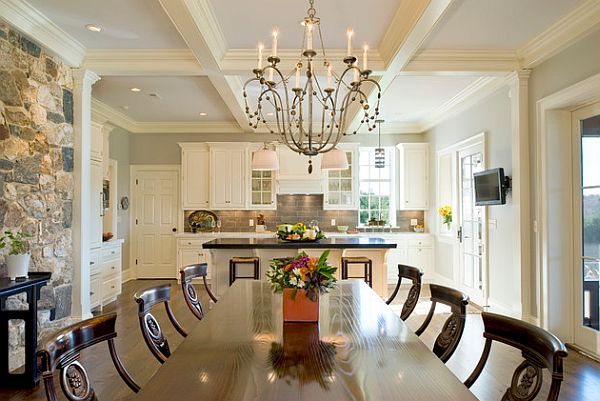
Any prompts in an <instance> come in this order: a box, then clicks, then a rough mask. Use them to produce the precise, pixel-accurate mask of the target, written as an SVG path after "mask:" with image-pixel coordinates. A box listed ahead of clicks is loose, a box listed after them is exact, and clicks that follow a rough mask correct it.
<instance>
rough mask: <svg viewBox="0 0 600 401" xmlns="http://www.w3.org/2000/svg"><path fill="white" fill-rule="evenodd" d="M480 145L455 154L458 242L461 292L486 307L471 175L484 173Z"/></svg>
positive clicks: (481, 214) (482, 234) (479, 210)
mask: <svg viewBox="0 0 600 401" xmlns="http://www.w3.org/2000/svg"><path fill="white" fill-rule="evenodd" d="M483 151H484V149H483V143H478V144H475V145H473V146H469V147H468V148H464V149H461V150H459V152H458V173H459V196H458V206H459V207H458V209H459V210H458V222H459V228H458V239H459V279H460V284H461V289H462V291H463V292H465V293H466V294H467V295H469V297H470V298H471V299H472V300H473V302H475V303H476V304H478V305H481V306H486V304H487V299H486V294H487V259H486V257H485V251H486V249H485V248H486V247H485V244H486V230H485V227H486V218H485V207H482V206H475V189H474V179H473V174H474V173H476V172H479V171H482V170H484V159H483Z"/></svg>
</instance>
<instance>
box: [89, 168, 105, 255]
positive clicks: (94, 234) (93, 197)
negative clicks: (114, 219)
mask: <svg viewBox="0 0 600 401" xmlns="http://www.w3.org/2000/svg"><path fill="white" fill-rule="evenodd" d="M103 174H104V172H103V166H102V162H101V161H98V160H92V161H91V164H90V192H91V193H90V246H91V249H97V248H100V247H101V246H102V216H103V214H104V205H103V196H104V194H103V191H102V179H103Z"/></svg>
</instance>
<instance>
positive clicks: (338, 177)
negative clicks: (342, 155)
mask: <svg viewBox="0 0 600 401" xmlns="http://www.w3.org/2000/svg"><path fill="white" fill-rule="evenodd" d="M338 148H339V149H341V150H343V151H345V152H346V157H347V159H348V168H347V169H346V170H330V171H324V172H323V176H324V179H323V181H324V184H323V190H324V194H323V195H324V196H323V209H324V210H356V209H357V208H358V144H339V145H338Z"/></svg>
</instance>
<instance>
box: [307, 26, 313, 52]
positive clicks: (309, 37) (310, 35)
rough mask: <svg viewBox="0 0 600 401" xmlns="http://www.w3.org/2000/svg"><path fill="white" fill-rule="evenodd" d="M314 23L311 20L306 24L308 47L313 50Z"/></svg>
mask: <svg viewBox="0 0 600 401" xmlns="http://www.w3.org/2000/svg"><path fill="white" fill-rule="evenodd" d="M312 31H313V24H311V23H310V22H309V23H307V24H306V49H307V50H312V48H313V32H312Z"/></svg>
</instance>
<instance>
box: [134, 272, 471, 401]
mask: <svg viewBox="0 0 600 401" xmlns="http://www.w3.org/2000/svg"><path fill="white" fill-rule="evenodd" d="M282 304H283V300H282V295H281V294H276V293H273V291H272V289H271V286H270V284H269V283H268V282H267V281H264V280H262V281H261V280H236V282H235V283H233V285H232V286H231V287H230V288H229V289H228V290H227V291H226V292H225V294H224V295H223V297H222V298H221V299H220V300H219V301H218V302H217V303H216V304H215V305H214V306H213V308H212V309H211V310H210V311H209V312H208V313H207V315H206V317H205V318H204V319H202V320H201V321H198V323H197V324H196V325H195V326H194V327H193V328H191V330H190V333H189V335H188V336H187V337H186V338H185V339H184V340H183V342H182V343H181V344H180V345H179V347H178V348H177V349H176V350H175V351H174V352H173V353H172V355H171V356H170V357H169V359H168V360H167V361H166V362H165V363H164V364H163V365H162V366H161V367H160V368H159V369H158V371H157V372H156V373H155V375H154V376H153V377H151V379H150V380H149V381H148V382H147V383H146V384H145V385H144V386H143V388H142V389H141V391H140V392H139V393H138V394H137V395H135V396H134V398H133V400H135V401H146V400H147V401H150V400H177V401H192V400H198V401H212V400H214V401H217V400H218V401H250V400H253V401H257V400H265V401H267V400H268V401H284V400H299V401H300V400H311V401H322V400H327V401H338V400H340V401H341V400H353V401H355V400H358V401H360V400H376V401H387V400H390V401H391V400H394V401H399V400H407V401H408V400H419V401H428V400H435V401H442V400H443V401H469V400H477V398H476V397H475V396H474V395H473V394H472V393H471V392H470V391H469V390H468V389H467V388H466V387H465V386H464V385H463V383H461V382H460V380H459V379H458V378H457V377H456V376H455V375H454V374H453V373H452V372H451V371H450V370H449V369H448V368H447V367H446V366H445V365H444V364H443V363H442V362H441V361H440V360H439V359H438V358H437V357H436V356H435V355H434V354H433V352H432V351H431V350H430V349H429V348H428V347H427V346H426V345H425V344H424V343H423V342H422V341H421V340H420V339H419V337H417V336H416V335H415V334H414V332H413V331H412V330H411V329H410V328H409V326H408V325H407V324H406V323H405V322H404V321H402V320H401V319H400V317H399V316H398V315H397V314H396V313H395V312H394V311H393V310H392V309H391V308H390V306H388V305H386V304H385V302H384V301H383V300H382V299H381V297H379V296H378V295H377V294H376V293H375V292H374V291H373V290H372V289H371V288H369V286H368V285H367V284H365V283H364V281H360V280H344V281H342V282H338V285H337V286H336V288H334V289H333V290H331V291H330V292H329V293H326V294H321V295H320V296H319V319H318V322H314V323H311V322H303V323H296V322H284V321H283V312H282Z"/></svg>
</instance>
